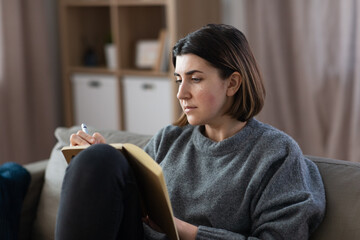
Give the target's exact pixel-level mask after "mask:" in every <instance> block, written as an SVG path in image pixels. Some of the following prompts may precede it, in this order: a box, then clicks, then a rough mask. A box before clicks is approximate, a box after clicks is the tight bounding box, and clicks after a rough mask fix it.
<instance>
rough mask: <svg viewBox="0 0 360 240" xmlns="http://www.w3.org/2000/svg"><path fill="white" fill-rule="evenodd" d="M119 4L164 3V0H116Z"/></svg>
mask: <svg viewBox="0 0 360 240" xmlns="http://www.w3.org/2000/svg"><path fill="white" fill-rule="evenodd" d="M118 5H119V6H146V5H149V6H150V5H151V6H156V5H166V0H118Z"/></svg>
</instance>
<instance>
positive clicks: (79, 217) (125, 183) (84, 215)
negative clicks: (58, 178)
mask: <svg viewBox="0 0 360 240" xmlns="http://www.w3.org/2000/svg"><path fill="white" fill-rule="evenodd" d="M55 239H56V240H65V239H66V240H71V239H87V240H88V239H97V240H98V239H143V225H142V221H141V208H140V204H139V194H138V189H137V185H136V181H135V178H134V175H133V172H132V170H131V168H130V166H129V164H128V161H127V160H126V158H125V157H124V156H123V154H122V153H121V152H120V151H118V150H116V149H115V148H113V147H111V146H109V145H106V144H95V145H92V146H90V147H89V148H87V149H86V150H84V151H82V152H81V153H79V154H78V155H77V156H76V157H74V159H72V161H71V162H70V164H69V166H68V168H67V169H66V173H65V177H64V182H63V186H62V192H61V197H60V206H59V209H58V215H57V222H56V231H55Z"/></svg>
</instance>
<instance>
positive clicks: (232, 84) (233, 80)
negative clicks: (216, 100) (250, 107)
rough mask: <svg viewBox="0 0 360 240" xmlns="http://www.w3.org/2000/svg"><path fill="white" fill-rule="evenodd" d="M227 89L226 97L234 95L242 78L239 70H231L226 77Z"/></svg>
mask: <svg viewBox="0 0 360 240" xmlns="http://www.w3.org/2000/svg"><path fill="white" fill-rule="evenodd" d="M228 81H229V82H228V89H227V92H226V95H227V96H228V97H231V96H234V95H235V93H236V92H237V91H238V90H239V88H240V85H241V82H242V79H241V76H240V73H239V72H233V73H232V74H231V75H230V77H229V78H228Z"/></svg>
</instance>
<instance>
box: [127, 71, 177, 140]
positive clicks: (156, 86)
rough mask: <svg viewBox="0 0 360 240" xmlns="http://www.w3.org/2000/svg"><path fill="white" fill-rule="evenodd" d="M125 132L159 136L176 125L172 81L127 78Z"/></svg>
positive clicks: (155, 78)
mask: <svg viewBox="0 0 360 240" xmlns="http://www.w3.org/2000/svg"><path fill="white" fill-rule="evenodd" d="M123 94H124V98H123V101H124V108H125V111H124V121H125V129H126V130H127V131H130V132H134V133H140V134H151V135H153V134H155V133H156V132H157V131H158V130H160V129H161V128H163V127H165V126H166V125H168V124H171V122H172V96H173V94H172V89H171V82H170V80H169V79H168V78H163V77H140V76H126V77H124V79H123Z"/></svg>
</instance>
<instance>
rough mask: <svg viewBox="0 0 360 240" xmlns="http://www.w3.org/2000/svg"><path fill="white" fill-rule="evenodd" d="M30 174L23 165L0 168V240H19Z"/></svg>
mask: <svg viewBox="0 0 360 240" xmlns="http://www.w3.org/2000/svg"><path fill="white" fill-rule="evenodd" d="M30 180H31V176H30V173H29V172H28V171H27V170H26V169H25V168H23V167H22V166H21V165H19V164H17V163H13V162H7V163H4V164H3V165H1V166H0V239H2V240H17V239H18V232H19V223H20V215H21V209H22V203H23V200H24V198H25V194H26V192H27V189H28V186H29V184H30Z"/></svg>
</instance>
